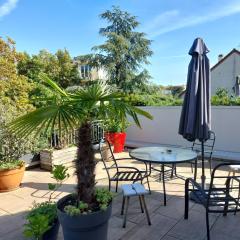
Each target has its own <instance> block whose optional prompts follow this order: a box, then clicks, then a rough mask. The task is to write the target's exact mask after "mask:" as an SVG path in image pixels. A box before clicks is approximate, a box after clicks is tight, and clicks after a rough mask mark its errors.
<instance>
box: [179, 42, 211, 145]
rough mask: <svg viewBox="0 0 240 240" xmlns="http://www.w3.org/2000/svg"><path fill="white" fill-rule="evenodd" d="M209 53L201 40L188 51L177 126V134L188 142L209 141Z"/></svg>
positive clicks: (194, 43)
mask: <svg viewBox="0 0 240 240" xmlns="http://www.w3.org/2000/svg"><path fill="white" fill-rule="evenodd" d="M208 52H209V50H208V48H207V47H206V45H205V43H204V42H203V40H202V39H201V38H196V39H195V40H194V42H193V45H192V47H191V49H190V51H189V55H191V56H192V59H191V61H190V63H189V66H188V77H187V87H186V93H185V98H184V102H183V107H182V113H181V118H180V124H179V134H181V135H182V136H183V137H184V138H185V139H187V140H188V141H194V140H196V139H199V140H200V141H206V140H207V139H209V137H210V135H209V130H210V128H211V126H210V122H211V112H210V111H211V109H210V66H209V59H208V57H207V53H208Z"/></svg>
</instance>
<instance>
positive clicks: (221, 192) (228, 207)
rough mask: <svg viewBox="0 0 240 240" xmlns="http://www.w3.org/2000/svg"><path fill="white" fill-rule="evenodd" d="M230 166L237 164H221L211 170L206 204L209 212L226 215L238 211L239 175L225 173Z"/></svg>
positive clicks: (239, 209)
mask: <svg viewBox="0 0 240 240" xmlns="http://www.w3.org/2000/svg"><path fill="white" fill-rule="evenodd" d="M230 165H232V166H233V165H239V163H222V164H219V165H218V166H216V167H215V168H214V169H213V172H212V175H211V182H210V187H209V191H208V197H207V203H206V204H207V205H206V207H207V208H208V211H209V212H216V213H223V214H224V215H227V213H228V212H234V213H236V212H237V211H240V208H239V206H240V205H239V197H240V173H236V174H235V176H230V175H229V174H228V173H227V172H226V170H227V169H228V167H229V166H230ZM223 170H225V171H223Z"/></svg>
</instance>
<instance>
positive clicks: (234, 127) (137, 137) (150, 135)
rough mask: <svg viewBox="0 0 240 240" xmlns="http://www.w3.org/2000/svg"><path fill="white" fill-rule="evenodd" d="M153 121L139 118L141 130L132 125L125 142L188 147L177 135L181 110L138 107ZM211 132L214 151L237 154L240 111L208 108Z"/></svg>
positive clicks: (217, 107)
mask: <svg viewBox="0 0 240 240" xmlns="http://www.w3.org/2000/svg"><path fill="white" fill-rule="evenodd" d="M142 109H144V110H145V111H148V112H149V113H151V114H152V115H153V117H154V120H152V121H151V120H148V119H146V118H143V117H140V119H141V123H142V129H139V128H137V127H136V126H134V125H132V126H130V127H129V128H128V130H127V141H137V142H145V143H146V142H147V143H159V144H170V145H181V146H191V143H189V142H188V141H186V140H185V139H183V138H182V136H180V135H179V134H178V126H179V119H180V114H181V107H142ZM212 130H213V131H214V132H215V133H216V144H215V150H223V151H233V152H240V107H238V106H236V107H235V106H234V107H228V106H227V107H225V106H214V107H212Z"/></svg>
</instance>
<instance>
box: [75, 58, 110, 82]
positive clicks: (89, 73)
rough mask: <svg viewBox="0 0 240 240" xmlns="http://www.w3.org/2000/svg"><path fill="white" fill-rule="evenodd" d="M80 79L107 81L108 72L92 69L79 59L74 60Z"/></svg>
mask: <svg viewBox="0 0 240 240" xmlns="http://www.w3.org/2000/svg"><path fill="white" fill-rule="evenodd" d="M74 63H75V64H76V65H77V68H78V72H79V75H80V77H81V78H82V79H83V80H85V81H94V80H106V79H107V71H106V70H105V69H103V68H99V67H92V66H91V65H89V64H88V63H87V62H86V61H81V60H79V59H78V57H76V58H74Z"/></svg>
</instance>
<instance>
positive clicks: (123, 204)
mask: <svg viewBox="0 0 240 240" xmlns="http://www.w3.org/2000/svg"><path fill="white" fill-rule="evenodd" d="M125 201H126V197H124V196H123V200H122V209H121V215H123V213H124V206H125Z"/></svg>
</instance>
